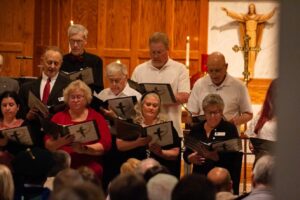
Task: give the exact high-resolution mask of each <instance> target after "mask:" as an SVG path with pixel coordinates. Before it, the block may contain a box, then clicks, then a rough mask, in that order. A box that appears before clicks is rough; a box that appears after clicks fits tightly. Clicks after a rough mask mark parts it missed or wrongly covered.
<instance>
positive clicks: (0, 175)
mask: <svg viewBox="0 0 300 200" xmlns="http://www.w3.org/2000/svg"><path fill="white" fill-rule="evenodd" d="M0 195H1V196H0V199H1V200H12V199H13V197H14V182H13V178H12V174H11V171H10V169H9V168H8V167H7V166H5V165H2V164H0Z"/></svg>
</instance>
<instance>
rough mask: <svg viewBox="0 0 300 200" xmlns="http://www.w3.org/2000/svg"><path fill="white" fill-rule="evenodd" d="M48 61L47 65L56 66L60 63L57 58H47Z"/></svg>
mask: <svg viewBox="0 0 300 200" xmlns="http://www.w3.org/2000/svg"><path fill="white" fill-rule="evenodd" d="M46 63H47V65H52V64H54V66H58V65H59V64H60V62H59V61H56V60H47V61H46Z"/></svg>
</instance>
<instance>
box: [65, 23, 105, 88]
mask: <svg viewBox="0 0 300 200" xmlns="http://www.w3.org/2000/svg"><path fill="white" fill-rule="evenodd" d="M87 36H88V30H87V29H86V28H85V27H84V26H82V25H81V24H74V25H71V26H70V27H69V29H68V37H69V44H70V53H68V54H66V55H64V57H63V64H62V66H61V70H62V71H64V72H77V71H80V70H82V69H84V68H86V67H90V68H92V70H93V76H94V83H93V84H90V85H89V87H90V88H91V89H92V91H96V92H97V93H98V92H100V91H101V90H102V89H103V77H102V73H103V72H102V67H103V62H102V59H101V58H100V57H99V56H97V55H94V54H91V53H87V52H86V51H85V49H84V48H85V46H86V45H87Z"/></svg>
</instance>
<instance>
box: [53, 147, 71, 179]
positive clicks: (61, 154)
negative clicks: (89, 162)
mask: <svg viewBox="0 0 300 200" xmlns="http://www.w3.org/2000/svg"><path fill="white" fill-rule="evenodd" d="M53 160H54V166H53V168H52V169H51V170H50V172H49V175H48V176H49V177H50V176H56V174H57V173H58V172H60V171H61V170H63V169H67V168H70V166H71V157H70V155H69V154H68V153H67V152H65V151H62V150H57V151H54V152H53Z"/></svg>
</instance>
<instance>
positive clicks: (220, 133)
mask: <svg viewBox="0 0 300 200" xmlns="http://www.w3.org/2000/svg"><path fill="white" fill-rule="evenodd" d="M225 135H226V133H225V132H215V136H225Z"/></svg>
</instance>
